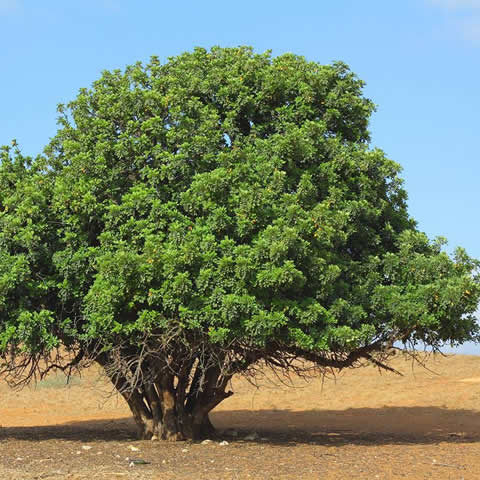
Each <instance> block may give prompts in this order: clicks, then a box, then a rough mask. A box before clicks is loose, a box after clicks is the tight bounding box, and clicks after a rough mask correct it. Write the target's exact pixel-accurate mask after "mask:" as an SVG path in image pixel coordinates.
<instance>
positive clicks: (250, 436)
mask: <svg viewBox="0 0 480 480" xmlns="http://www.w3.org/2000/svg"><path fill="white" fill-rule="evenodd" d="M258 438H259V436H258V433H257V432H252V433H249V434H248V435H246V436H245V437H243V439H244V440H247V442H253V441H255V440H258Z"/></svg>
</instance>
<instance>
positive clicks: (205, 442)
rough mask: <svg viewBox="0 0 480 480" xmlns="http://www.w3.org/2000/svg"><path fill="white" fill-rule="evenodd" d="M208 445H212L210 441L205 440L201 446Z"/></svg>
mask: <svg viewBox="0 0 480 480" xmlns="http://www.w3.org/2000/svg"><path fill="white" fill-rule="evenodd" d="M209 443H212V441H211V440H210V439H208V438H207V439H206V440H204V441H203V442H202V445H208V444H209Z"/></svg>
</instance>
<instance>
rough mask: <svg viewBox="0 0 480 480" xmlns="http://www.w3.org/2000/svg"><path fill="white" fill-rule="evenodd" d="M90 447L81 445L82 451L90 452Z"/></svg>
mask: <svg viewBox="0 0 480 480" xmlns="http://www.w3.org/2000/svg"><path fill="white" fill-rule="evenodd" d="M91 449H92V447H91V446H90V445H82V450H91Z"/></svg>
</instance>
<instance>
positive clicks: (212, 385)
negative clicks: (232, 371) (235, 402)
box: [97, 357, 233, 441]
mask: <svg viewBox="0 0 480 480" xmlns="http://www.w3.org/2000/svg"><path fill="white" fill-rule="evenodd" d="M97 361H98V363H99V364H100V365H102V366H103V367H104V369H105V372H106V374H107V375H108V377H109V378H110V380H111V381H112V383H113V385H114V386H115V388H116V389H117V390H118V391H119V392H120V393H121V395H122V396H123V398H124V399H125V401H126V402H127V404H128V406H129V407H130V410H131V411H132V414H133V418H134V420H135V423H136V424H137V427H138V435H139V438H141V439H153V440H155V439H163V440H167V441H177V440H189V439H191V440H198V439H202V438H208V437H212V436H214V435H215V428H214V426H213V425H212V423H211V421H210V419H209V413H210V411H211V410H212V409H213V408H215V407H216V406H217V405H218V404H219V403H220V402H221V401H222V400H224V399H225V398H227V397H229V396H230V395H232V394H233V392H230V391H228V392H227V391H225V388H226V386H227V384H228V381H229V380H230V378H231V375H227V376H225V375H222V374H221V372H220V369H219V368H218V367H217V366H211V367H209V368H206V369H204V368H202V367H201V366H199V365H198V364H197V365H193V364H190V365H189V368H184V369H183V371H181V372H179V373H178V374H177V375H173V374H171V373H166V372H165V370H162V371H161V372H160V373H158V375H157V378H156V380H154V381H153V380H150V381H149V382H145V383H144V384H142V383H140V384H138V383H137V384H136V387H135V388H130V384H129V379H128V378H127V377H126V376H125V375H122V373H121V372H119V371H118V370H113V371H112V369H111V368H110V364H109V360H108V359H107V358H105V357H103V358H100V359H98V360H97ZM192 371H193V375H191V373H192ZM145 378H151V377H149V376H148V375H145Z"/></svg>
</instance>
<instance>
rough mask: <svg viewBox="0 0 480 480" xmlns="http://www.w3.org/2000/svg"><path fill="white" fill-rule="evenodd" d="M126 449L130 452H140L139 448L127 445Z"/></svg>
mask: <svg viewBox="0 0 480 480" xmlns="http://www.w3.org/2000/svg"><path fill="white" fill-rule="evenodd" d="M127 448H128V449H129V450H131V451H132V452H139V451H140V449H139V448H137V447H134V446H133V445H129V446H128V447H127Z"/></svg>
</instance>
